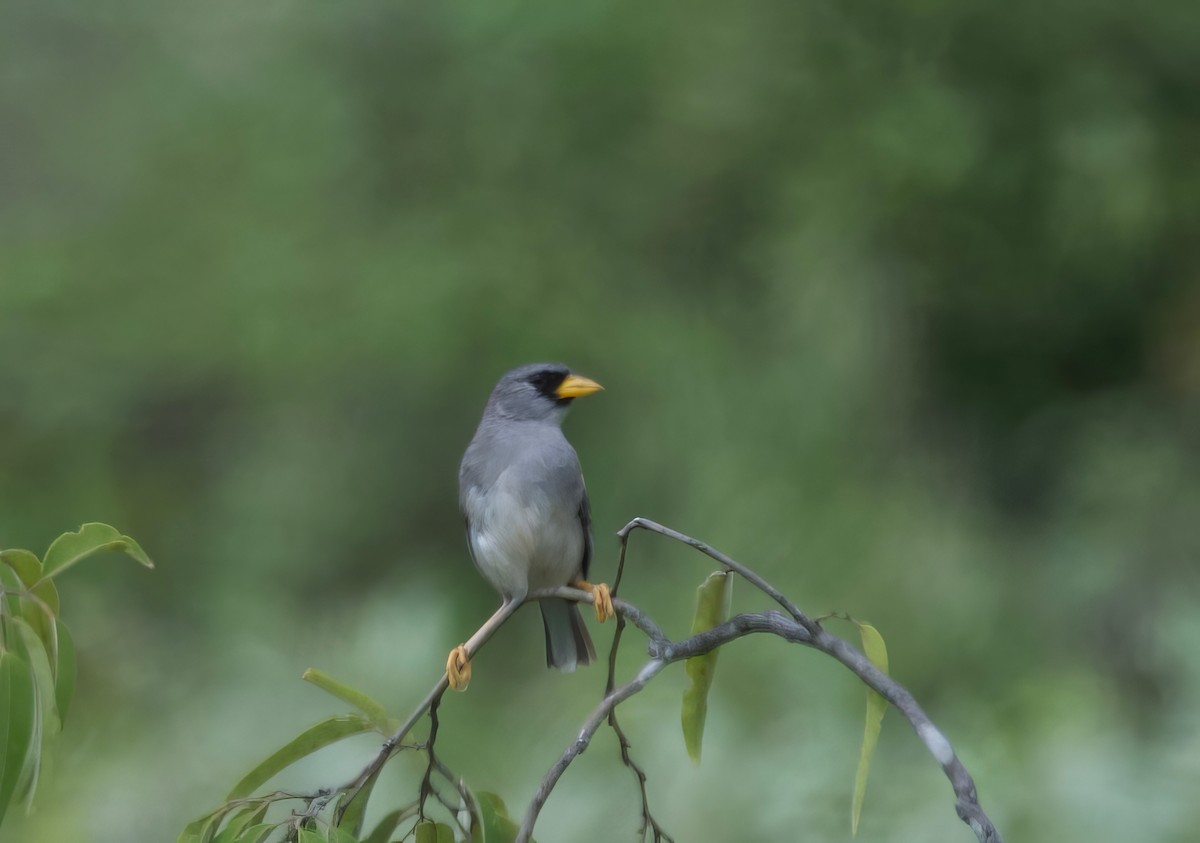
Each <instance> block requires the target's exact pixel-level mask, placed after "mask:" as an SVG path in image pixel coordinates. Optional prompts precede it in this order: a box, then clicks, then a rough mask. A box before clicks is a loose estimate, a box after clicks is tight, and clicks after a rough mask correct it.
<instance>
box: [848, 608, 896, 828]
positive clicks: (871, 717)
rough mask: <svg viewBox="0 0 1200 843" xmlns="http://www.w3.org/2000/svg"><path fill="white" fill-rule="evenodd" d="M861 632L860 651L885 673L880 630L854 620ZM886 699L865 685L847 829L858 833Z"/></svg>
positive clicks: (884, 650)
mask: <svg viewBox="0 0 1200 843" xmlns="http://www.w3.org/2000/svg"><path fill="white" fill-rule="evenodd" d="M854 623H855V624H856V625H857V626H858V631H859V634H860V635H861V636H862V644H863V652H864V653H866V656H867V658H869V659H870V660H871V662H872V663H873V664H874V665H875V666H876V667H877V668H879V669H880V670H882V671H883V672H884V673H887V672H888V656H887V646H886V645H885V644H884V643H883V636H882V635H880V634H879V630H877V629H876V628H875V627H873V626H871V625H870V624H869V623H860V622H859V621H854ZM887 707H888V703H887V700H885V699H884V698H883V697H882V696H880V695H879V693H878V692H877V691H875V689H873V688H868V689H867V722H866V726H865V728H864V729H863V742H862V751H861V752H859V755H858V770H857V771H856V772H855V774H854V799H853V803H852V805H851V808H850V833H851V834H852V835H856V834H858V818H859V816H860V815H861V814H862V806H863V798H864V797H865V796H866V793H867V775H868V773H869V772H870V770H871V756H872V755H874V754H875V743H876V742H877V741H878V740H879V731H880V729H882V728H883V715H884V714H885V713H886V712H887Z"/></svg>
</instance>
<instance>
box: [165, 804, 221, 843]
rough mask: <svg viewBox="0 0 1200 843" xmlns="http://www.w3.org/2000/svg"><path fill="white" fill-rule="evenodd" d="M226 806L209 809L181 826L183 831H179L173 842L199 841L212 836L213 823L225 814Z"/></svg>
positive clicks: (196, 842)
mask: <svg viewBox="0 0 1200 843" xmlns="http://www.w3.org/2000/svg"><path fill="white" fill-rule="evenodd" d="M226 810H227V806H225V805H222V806H221V807H219V808H215V809H213V810H212V811H209V812H208V813H207V814H205V815H204V816H201V817H197V818H196V819H194V820H192V821H191V822H190V823H188V824H187V825H185V826H184V827H183V831H181V832H179V837H177V838H176V839H175V843H199V841H201V840H203V839H204V838H205V837H210V838H211V837H212V834H211V832H212V829H213V824H214V823H219V822H220V821H221V817H223V816H225V811H226Z"/></svg>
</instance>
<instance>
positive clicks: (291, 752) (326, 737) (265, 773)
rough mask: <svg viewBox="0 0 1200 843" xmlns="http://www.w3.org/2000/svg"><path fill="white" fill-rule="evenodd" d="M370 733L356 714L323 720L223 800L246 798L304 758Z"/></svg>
mask: <svg viewBox="0 0 1200 843" xmlns="http://www.w3.org/2000/svg"><path fill="white" fill-rule="evenodd" d="M370 730H371V722H370V721H369V720H367V719H366V718H365V717H362V716H361V715H358V714H345V715H342V716H340V717H330V718H329V719H328V720H322V721H321V722H320V723H317V724H316V725H314V726H310V727H309V728H307V729H305V730H304V731H303V732H301V733H300V734H299V735H297V736H296V737H295V738H293V739H292V740H291V741H289V742H288V743H287V744H285V745H284V746H282V747H280V748H279V749H278V750H276V751H275V752H274V753H272V754H271V756H270V757H268V758H266V759H264V760H263V761H262V763H260V764H259V765H258V766H257V767H255V768H254V769H253V770H251V771H250V772H249V773H247V774H246V776H245V777H244V778H243V779H242V780H241V781H240V782H238V783H237V784H236V785H234V787H233V790H231V791H229V795H228V796H226V797H225V800H226V801H227V802H228V801H230V800H233V799H241V798H243V797H245V796H249V795H250V794H251V793H253V792H254V791H255V790H257V789H258V788H259V787H260V786H261V785H263V784H264V783H266V782H267V781H268V780H269V779H271V778H272V777H274V776H275V775H276V774H277V773H278V772H280V771H281V770H283V769H284V768H286V767H289V766H290V765H292V764H294V763H296V762H297V761H299V760H300V759H301V758H303V757H304V756H306V755H309V754H311V753H313V752H316V751H317V750H318V749H321V748H322V747H325V746H328V745H329V744H331V743H336V742H337V741H340V740H341V739H342V738H346V737H349V736H350V735H357V734H359V733H361V732H367V731H370Z"/></svg>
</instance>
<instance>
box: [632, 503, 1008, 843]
mask: <svg viewBox="0 0 1200 843" xmlns="http://www.w3.org/2000/svg"><path fill="white" fill-rule="evenodd" d="M637 529H642V530H647V531H649V532H652V533H658V534H659V535H663V536H666V537H667V538H670V539H674V540H675V541H678V542H682V543H683V544H686V545H688V546H689V547H692V548H695V549H696V550H698V551H700V552H701V553H703V554H705V555H706V556H709V557H711V558H713V559H715V560H717V561H718V562H720V563H721V564H722V565H724V566H725V567H726V568H728V569H729V570H731V571H734V572H736V573H737V574H739V575H741V576H742V578H744V579H745V580H746V581H747V582H749V583H750V584H751V585H754V586H755V587H756V588H758V589H759V590H760V591H762V592H763V593H765V594H767V595H768V596H770V597H771V598H772V599H773V600H775V602H776V603H778V604H779V605H781V606H782V607H783V608H784V609H786V610H787V612H788V614H789V615H791V618H792V619H794V620H795V623H796V626H795V627H792V628H791V632H790V634H791V637H789V636H788V635H784V634H782V631H784V630H787V629H788V626H789V625H788V624H785V623H783V621H785V620H786V619H785V618H783V617H782V616H780V615H779V613H777V612H768V613H765V615H764V616H763V617H766V616H772V615H773V616H774V618H773V619H772V620H770V621H753V622H751V621H749V620H746V619H747V618H753V617H755V616H753V615H751V616H746V615H739V616H738V618H742V619H743V620H741V621H739V620H738V618H732V619H730V621H727V622H726V624H723V625H722V626H721V627H717V628H716V629H722V627H724V626H726V625H728V624H730V623H733V624H734V625H735V627H736V625H737V624H738V623H741V624H751V625H754V624H759V623H765V624H766V626H765V627H758V626H755V628H753V629H747V630H746V632H772V633H774V634H776V635H780V637H784V638H787V639H788V640H791V641H795V642H796V643H799V644H804V645H806V646H809V647H812V648H813V649H816V650H819V651H821V652H822V653H825V654H826V655H829V656H832V657H833V658H835V659H837V660H838V661H839V662H841V663H842V664H843V665H845V666H846V667H847V668H848V669H849V670H850V671H851V672H852V673H853V674H854V675H856V676H857V677H858V678H859V679H861V680H862V681H863V682H864V683H866V684H867V685H868V686H869V687H871V688H873V689H874V690H875V691H877V692H878V693H879V694H880V695H881V696H882V697H883V698H884V699H886V700H887V701H888V702H890V703H891V704H892V705H893V706H894V707H895V708H896V710H897V711H899V712H900V713H901V714H903V715H904V717H905V718H906V719H907V720H908V722H909V724H910V725H911V726H912V727H913V730H914V731H916V733H917V737H919V738H920V739H921V742H922V743H923V744H925V748H926V749H927V750H929V753H930V754H931V755H932V756H933V757H934V759H935V760H936V761H937V762H938V764H940V765H941V767H942V772H944V773H945V775H946V778H947V779H949V780H950V786H951V787H952V788H953V789H954V795H955V797H956V804H955V810H956V811H957V813H958V816H959V819H961V820H962V821H963V822H964V823H966V824H967V825H968V826H969V827H970V828H971V830H972V831H973V832H975V836H976V837H978V838H979V841H980V843H1002V838H1001V836H1000V832H999V831H997V830H996V827H995V825H994V824H993V823H992V821H991V820H990V819H988V816H987V814H986V813H984V810H983V808H982V807H981V806H980V804H979V795H978V792H977V791H976V789H975V781H974V779H972V778H971V774H970V773H969V772H967V768H966V767H964V766H963V764H962V762H961V761H960V760H959V759H958V756H957V755H956V754H955V752H954V748H953V747H952V746H951V745H950V741H949V740H947V738H946V736H945V735H944V734H942V732H941V730H940V729H938V728H937V727H936V726H935V725H934V724H933V721H932V720H930V719H929V716H928V715H927V714H925V711H924V710H923V709H922V708H921V706H920V705H919V704H918V703H917V701H916V700H915V699H914V698H913V695H912V694H910V693H909V692H908V689H906V688H905V687H904V686H903V685H901V684H900V683H899V682H897V681H896V680H894V679H892V678H891V677H890V676H888V675H887V674H886V673H884V672H883V671H881V670H879V668H877V667H875V665H874V664H872V663H871V661H870V659H868V658H867V657H866V656H865V655H863V654H862V652H861V651H859V649H858V648H857V647H855V646H854V645H853V644H851V643H849V642H848V641H846V640H844V639H842V638H839V637H838V636H836V635H834V634H833V633H831V632H829V631H828V630H826V629H825V628H824V627H822V626H821V625H820V624H819V623H817V622H816V621H814V620H813V619H811V618H810V617H808V615H806V614H804V612H802V611H801V610H800V609H799V608H798V607H797V606H796V605H795V604H794V603H792V602H791V601H790V600H788V599H787V597H785V596H784V594H783V592H781V591H780V590H779V589H777V588H775V587H774V586H773V585H771V584H770V583H769V582H767V581H766V580H765V579H763V578H762V577H761V576H759V575H758V574H757V573H756V572H754V571H753V570H751V569H750V568H747V567H746V566H745V565H743V564H741V563H740V562H738V561H737V560H735V559H733V558H731V557H729V556H726V555H725V554H724V553H722V552H721V551H719V550H716V549H715V548H712V547H709V546H708V545H707V544H705V543H704V542H702V541H700V540H698V539H694V538H692V537H691V536H688V535H684V534H683V533H680V532H678V531H676V530H672V529H670V528H669V527H664V526H663V525H661V524H658V523H656V522H654V521H650V520H649V519H646V518H635V519H633V520H632V521H630V522H629V523H628V524H626V525H625V526H624V527H622V528H621V529H620V530H619V531H618V533H617V535H618V536H620V538H621V543H622V549H624V547H623V546H624V545H625V543H626V542H628V540H629V534H630V533H632V532H633V531H634V530H637ZM631 620H632V619H631ZM634 623H635V625H637V626H638V628H639V629H643V631H644V632H646V633H647V635H649V636H650V638H651V648H652V650H651V651H652V653H653V647H654V644H655V636H654V635H652V634H651V633H650V632H649V631H648V630H646V629H645V628H643V627H642V626H641V625H640V624H637V622H636V621H634ZM654 629H657V627H654ZM799 630H803V632H804V633H805V634H806V636H807V640H805V639H804V638H802V637H800V634H799ZM714 631H715V630H709V632H708V633H701V634H700V636H707V635H709V634H710V633H713V632H714ZM746 632H741V633H740V634H739V635H734V636H733V637H740V635H744V634H746ZM660 634H661V633H660ZM700 636H693V637H692V638H690V639H687V641H683V642H680V643H679V644H678V645H668V647H679V648H684V646H685V645H688V644H689V642H693V641H694V639H696V638H699V637H700ZM721 638H722V636H721V635H715V636H711V640H715V641H716V642H717V643H715V644H711V645H709V644H710V642H706V643H705V646H707V649H712V648H713V647H714V646H719V645H720V644H721V643H724V640H721ZM729 640H732V639H729ZM692 646H700V642H696V644H694V645H692ZM707 649H706V650H702V651H700V652H707ZM672 652H674V651H672ZM696 654H698V653H692V655H696Z"/></svg>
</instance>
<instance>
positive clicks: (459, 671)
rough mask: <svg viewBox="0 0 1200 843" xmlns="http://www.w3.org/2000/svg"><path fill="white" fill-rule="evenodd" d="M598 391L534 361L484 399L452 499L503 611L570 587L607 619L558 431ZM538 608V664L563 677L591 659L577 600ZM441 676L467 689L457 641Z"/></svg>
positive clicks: (574, 471)
mask: <svg viewBox="0 0 1200 843" xmlns="http://www.w3.org/2000/svg"><path fill="white" fill-rule="evenodd" d="M601 389H603V387H601V386H600V384H598V383H596V382H595V381H594V380H591V379H590V378H585V377H583V376H582V375H577V374H574V373H572V372H571V370H570V369H569V368H568V367H567V366H565V365H563V364H561V363H533V364H529V365H526V366H520V367H518V368H516V369H513V370H512V371H510V372H508V373H506V374H505V375H504V376H503V377H501V378H500V380H499V381H498V382H497V383H496V386H495V388H493V389H492V392H491V395H490V396H489V398H488V400H487V404H486V406H485V407H484V410H483V417H482V418H481V419H480V421H479V426H478V428H477V429H476V431H475V435H474V437H473V438H472V439H471V442H470V444H469V445H468V446H467V450H466V452H465V453H464V454H463V458H462V463H461V465H460V466H459V472H458V484H459V498H458V500H459V508H460V509H461V511H462V515H463V518H464V520H465V522H466V533H467V547H468V549H469V550H470V553H471V558H472V560H473V561H474V563H475V567H476V568H478V570H479V572H480V574H482V575H483V578H484V579H485V580H487V582H488V583H489V584H490V585H491V586H492V587H493V588H494V589H496V591H497V592H499V594H500V597H501V600H502V604H501V611H503V610H504V609H505V608H506V607H509V606H510V605H511V604H514V603H516V604H517V605H519V604H520V603H521V602H522V601H524V599H525V597H526V596H527V595H528V594H529V593H531V592H534V591H537V590H539V589H545V588H553V587H556V586H563V585H571V586H575V587H577V588H581V589H584V590H588V591H591V592H592V593H593V601H594V604H595V608H596V616H597V618H598V619H599V620H600V621H601V622H603V621H604V620H605V619H607V618H609V617H612V616H613V607H612V598H611V594H610V592H609V589H608V586H607V585H604V584H603V583H600V584H596V585H593V584H592V583H589V582H588V581H587V576H588V569H589V566H590V563H591V560H592V548H593V543H592V517H591V509H590V506H589V503H588V494H587V488H586V487H585V486H584V482H583V470H582V468H581V467H580V464H579V456H578V455H577V454H576V453H575V449H574V448H573V447H571V443H570V442H568V441H567V438H566V436H564V435H563V431H562V423H563V419H564V417H565V416H566V414H567V410H568V408H569V407H570V406H571V403H572V402H573V401H574V400H575V399H576V398H582V397H584V396H586V395H591V394H593V393H595V392H599V391H600V390H601ZM540 605H541V610H542V623H543V626H544V627H545V633H546V666H547V667H551V668H558V669H559V670H561V671H564V672H569V671H572V670H574V669H575V668H576V667H577V666H581V665H586V664H589V663H590V662H592V661H593V660H595V658H596V650H595V648H594V647H593V645H592V640H591V637H590V636H589V635H588V631H587V628H586V627H585V626H584V625H583V618H582V617H581V616H580V614H579V608H578V606H577V604H575V603H573V602H570V601H567V600H563V599H559V598H550V599H544V600H541V601H540ZM514 608H515V607H514ZM446 674H447V677H448V680H449V684H450V686H451V687H453V688H456V689H457V690H463V689H465V687H466V683H467V682H468V681H469V679H470V658H469V654H468V653H467V650H466V646H465V645H459V646H458V647H456V648H455V649H454V650H452V651H451V653H450V657H449V658H448V659H447V665H446Z"/></svg>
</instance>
